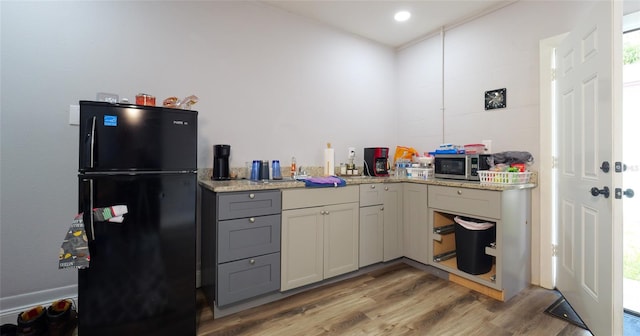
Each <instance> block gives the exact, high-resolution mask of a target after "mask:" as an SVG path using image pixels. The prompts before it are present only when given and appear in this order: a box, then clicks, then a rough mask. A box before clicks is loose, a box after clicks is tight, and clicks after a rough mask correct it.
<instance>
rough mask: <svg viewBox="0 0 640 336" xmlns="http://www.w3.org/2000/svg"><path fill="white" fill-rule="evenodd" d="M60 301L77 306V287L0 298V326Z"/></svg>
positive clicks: (198, 279) (197, 280)
mask: <svg viewBox="0 0 640 336" xmlns="http://www.w3.org/2000/svg"><path fill="white" fill-rule="evenodd" d="M200 283H201V280H200V270H199V269H198V270H197V271H196V288H200ZM60 299H72V300H73V301H74V302H75V303H76V305H77V304H78V286H77V285H70V286H65V287H59V288H54V289H47V290H43V291H38V292H32V293H27V294H21V295H15V296H8V297H3V298H0V308H1V309H0V325H1V324H6V323H12V324H16V319H17V318H18V314H20V313H22V312H23V311H25V310H27V309H29V308H33V307H35V306H37V305H42V306H43V307H45V308H46V307H47V306H48V305H50V304H51V303H52V302H54V301H56V300H60Z"/></svg>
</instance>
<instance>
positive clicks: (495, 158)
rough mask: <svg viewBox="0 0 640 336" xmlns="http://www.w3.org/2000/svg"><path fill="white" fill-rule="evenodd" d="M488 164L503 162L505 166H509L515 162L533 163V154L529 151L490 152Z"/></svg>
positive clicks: (494, 164) (492, 165)
mask: <svg viewBox="0 0 640 336" xmlns="http://www.w3.org/2000/svg"><path fill="white" fill-rule="evenodd" d="M488 161H489V162H488V163H489V165H490V166H491V167H494V166H497V165H500V164H503V165H506V166H510V165H512V164H516V163H522V164H526V165H531V164H533V155H531V153H529V152H517V151H509V152H500V153H495V154H491V157H490V158H489V160H488Z"/></svg>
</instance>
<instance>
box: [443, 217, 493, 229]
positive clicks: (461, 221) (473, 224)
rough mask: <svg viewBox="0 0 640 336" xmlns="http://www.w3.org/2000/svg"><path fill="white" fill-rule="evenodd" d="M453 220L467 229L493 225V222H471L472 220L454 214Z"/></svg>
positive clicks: (487, 227) (485, 227)
mask: <svg viewBox="0 0 640 336" xmlns="http://www.w3.org/2000/svg"><path fill="white" fill-rule="evenodd" d="M453 220H454V221H455V222H456V223H458V224H460V225H461V226H462V227H464V228H465V229H467V230H486V229H489V228H492V227H493V226H494V225H495V223H487V222H483V223H478V222H472V221H468V220H464V219H462V218H460V217H459V216H456V217H455V218H454V219H453Z"/></svg>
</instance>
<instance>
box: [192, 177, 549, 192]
mask: <svg viewBox="0 0 640 336" xmlns="http://www.w3.org/2000/svg"><path fill="white" fill-rule="evenodd" d="M341 178H343V179H344V180H345V181H346V182H347V185H360V184H368V183H400V182H411V183H419V184H428V185H440V186H446V187H457V188H468V189H482V190H494V191H505V190H513V189H529V188H535V187H536V186H537V185H536V183H527V184H484V183H480V182H478V181H461V180H449V179H427V180H423V179H415V178H398V177H394V176H389V177H370V176H357V177H353V176H352V177H349V176H341ZM536 178H537V176H534V177H532V181H536ZM198 182H199V184H200V185H201V186H202V187H204V188H207V189H209V190H211V191H214V192H233V191H251V190H273V189H289V188H305V184H304V182H303V181H294V180H292V179H291V178H289V177H287V178H285V179H283V180H275V181H274V180H270V181H266V182H263V181H252V180H246V179H239V180H228V181H213V180H211V178H210V177H209V176H206V174H203V175H200V176H199V179H198Z"/></svg>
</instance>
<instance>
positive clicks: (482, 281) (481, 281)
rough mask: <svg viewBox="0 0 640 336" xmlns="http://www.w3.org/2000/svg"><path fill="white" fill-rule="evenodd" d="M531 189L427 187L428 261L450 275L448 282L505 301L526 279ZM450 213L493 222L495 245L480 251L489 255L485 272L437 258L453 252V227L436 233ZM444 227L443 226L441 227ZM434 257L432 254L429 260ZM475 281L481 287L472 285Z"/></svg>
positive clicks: (451, 219) (528, 277) (454, 260)
mask: <svg viewBox="0 0 640 336" xmlns="http://www.w3.org/2000/svg"><path fill="white" fill-rule="evenodd" d="M530 195H531V192H530V190H529V189H513V190H504V191H492V190H476V189H467V188H457V187H444V186H429V197H428V198H429V230H430V231H431V239H429V252H430V257H431V259H432V262H431V264H432V265H433V266H435V267H438V268H441V269H443V270H445V271H447V272H449V273H450V276H449V277H450V280H451V281H454V282H458V283H462V284H465V285H467V286H468V287H472V288H475V289H477V290H480V291H482V292H483V293H485V294H487V295H489V296H492V297H494V298H496V299H499V300H503V301H506V300H508V299H509V298H511V297H513V296H514V295H515V294H517V293H518V292H519V291H521V290H522V289H524V288H526V287H527V286H528V285H529V283H530V281H531V243H530V239H531V226H530V223H531V205H530V204H531V196H530ZM455 216H463V217H469V218H472V219H476V220H479V221H486V222H492V223H495V228H496V231H495V232H496V236H495V243H494V244H490V245H489V246H485V247H484V249H483V251H482V252H481V253H485V254H487V255H490V256H493V257H494V263H493V266H492V268H491V270H490V271H489V272H487V273H485V274H478V275H472V274H468V273H466V272H463V271H461V270H459V269H458V266H457V258H456V257H453V258H450V259H447V258H446V257H445V258H438V256H441V255H443V254H446V252H448V251H453V252H455V251H456V248H459V247H456V241H455V231H454V232H453V233H446V234H445V233H442V234H441V233H438V232H439V231H441V228H443V227H446V226H448V225H451V224H452V223H454V218H455ZM442 231H446V230H442ZM434 257H436V258H435V259H434ZM474 284H475V285H480V286H482V287H479V286H476V287H477V288H476V287H474V286H475V285H474Z"/></svg>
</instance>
